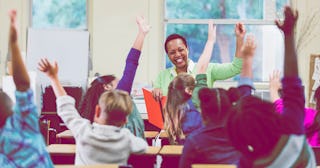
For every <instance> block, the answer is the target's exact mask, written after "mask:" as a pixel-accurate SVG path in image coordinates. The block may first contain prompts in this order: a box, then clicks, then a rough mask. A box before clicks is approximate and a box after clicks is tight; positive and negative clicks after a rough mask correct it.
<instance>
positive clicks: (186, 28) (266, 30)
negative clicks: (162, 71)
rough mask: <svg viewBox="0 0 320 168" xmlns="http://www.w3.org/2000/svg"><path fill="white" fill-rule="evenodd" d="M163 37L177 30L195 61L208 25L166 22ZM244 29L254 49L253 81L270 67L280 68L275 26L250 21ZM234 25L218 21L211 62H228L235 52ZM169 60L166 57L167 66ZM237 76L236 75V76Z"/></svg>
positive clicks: (278, 35)
mask: <svg viewBox="0 0 320 168" xmlns="http://www.w3.org/2000/svg"><path fill="white" fill-rule="evenodd" d="M166 29H167V31H166V32H167V34H166V37H167V36H168V35H170V34H172V33H178V34H181V35H182V36H184V37H185V38H186V39H187V43H188V47H189V58H190V59H192V60H193V61H194V62H197V61H198V58H199V56H200V54H201V53H202V50H203V48H204V45H205V42H206V40H207V25H194V24H167V26H166ZM246 29H247V32H248V33H249V32H251V33H253V34H254V36H255V38H256V43H257V51H256V55H255V58H254V65H253V71H254V81H268V76H269V73H271V72H272V70H273V69H279V70H282V65H283V37H282V34H281V33H280V31H279V30H278V28H277V27H276V26H272V25H268V26H266V25H264V26H261V25H260V26H258V25H254V26H253V25H251V26H248V25H247V26H246ZM235 40H236V38H235V34H234V25H218V26H217V41H216V43H215V46H214V49H213V55H212V58H211V62H214V63H226V62H231V61H232V60H233V58H234V54H235V48H236V43H235ZM171 66H172V64H171V62H170V60H169V58H168V57H166V68H168V67H171ZM235 79H236V78H235Z"/></svg>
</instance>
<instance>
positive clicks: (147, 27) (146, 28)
mask: <svg viewBox="0 0 320 168" xmlns="http://www.w3.org/2000/svg"><path fill="white" fill-rule="evenodd" d="M136 22H137V24H138V26H139V33H142V34H144V35H146V34H147V33H148V32H149V30H150V29H151V26H150V25H148V24H147V23H146V21H145V20H144V17H143V16H137V17H136Z"/></svg>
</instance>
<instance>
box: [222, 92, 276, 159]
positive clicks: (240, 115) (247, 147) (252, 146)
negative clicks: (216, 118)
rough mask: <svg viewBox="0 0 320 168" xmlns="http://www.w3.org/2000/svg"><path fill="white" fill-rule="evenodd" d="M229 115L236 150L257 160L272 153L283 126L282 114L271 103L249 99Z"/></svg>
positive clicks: (237, 105)
mask: <svg viewBox="0 0 320 168" xmlns="http://www.w3.org/2000/svg"><path fill="white" fill-rule="evenodd" d="M230 114H231V115H230V116H229V119H228V123H227V128H228V132H229V137H230V140H231V142H232V144H233V146H234V147H235V148H236V149H238V150H239V151H241V152H242V153H243V154H244V155H246V156H249V157H251V158H254V159H255V158H258V157H261V156H263V155H265V154H267V153H270V152H271V151H272V149H273V148H274V146H275V145H276V144H277V142H278V140H279V139H280V136H281V129H282V127H281V122H280V118H281V117H280V114H278V113H276V112H275V109H274V106H273V104H272V103H271V102H267V101H264V100H262V99H260V98H258V97H255V96H246V97H243V98H241V99H240V100H239V101H238V102H237V104H236V105H235V106H234V107H233V108H231V111H230Z"/></svg>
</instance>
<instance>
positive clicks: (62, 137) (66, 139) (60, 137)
mask: <svg viewBox="0 0 320 168" xmlns="http://www.w3.org/2000/svg"><path fill="white" fill-rule="evenodd" d="M56 139H57V143H59V144H75V140H74V137H73V135H72V132H71V131H70V130H65V131H63V132H60V133H59V134H57V135H56Z"/></svg>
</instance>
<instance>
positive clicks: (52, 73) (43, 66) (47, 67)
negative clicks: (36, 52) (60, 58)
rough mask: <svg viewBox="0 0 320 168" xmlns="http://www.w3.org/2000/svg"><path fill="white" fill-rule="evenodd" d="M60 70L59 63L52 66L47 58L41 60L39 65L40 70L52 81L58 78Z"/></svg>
mask: <svg viewBox="0 0 320 168" xmlns="http://www.w3.org/2000/svg"><path fill="white" fill-rule="evenodd" d="M58 69H59V68H58V64H57V62H54V63H53V64H51V63H50V62H49V61H48V59H46V58H44V59H41V60H40V61H39V63H38V70H40V71H41V72H43V73H45V74H46V75H47V76H48V77H49V78H50V79H55V78H57V77H58Z"/></svg>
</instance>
